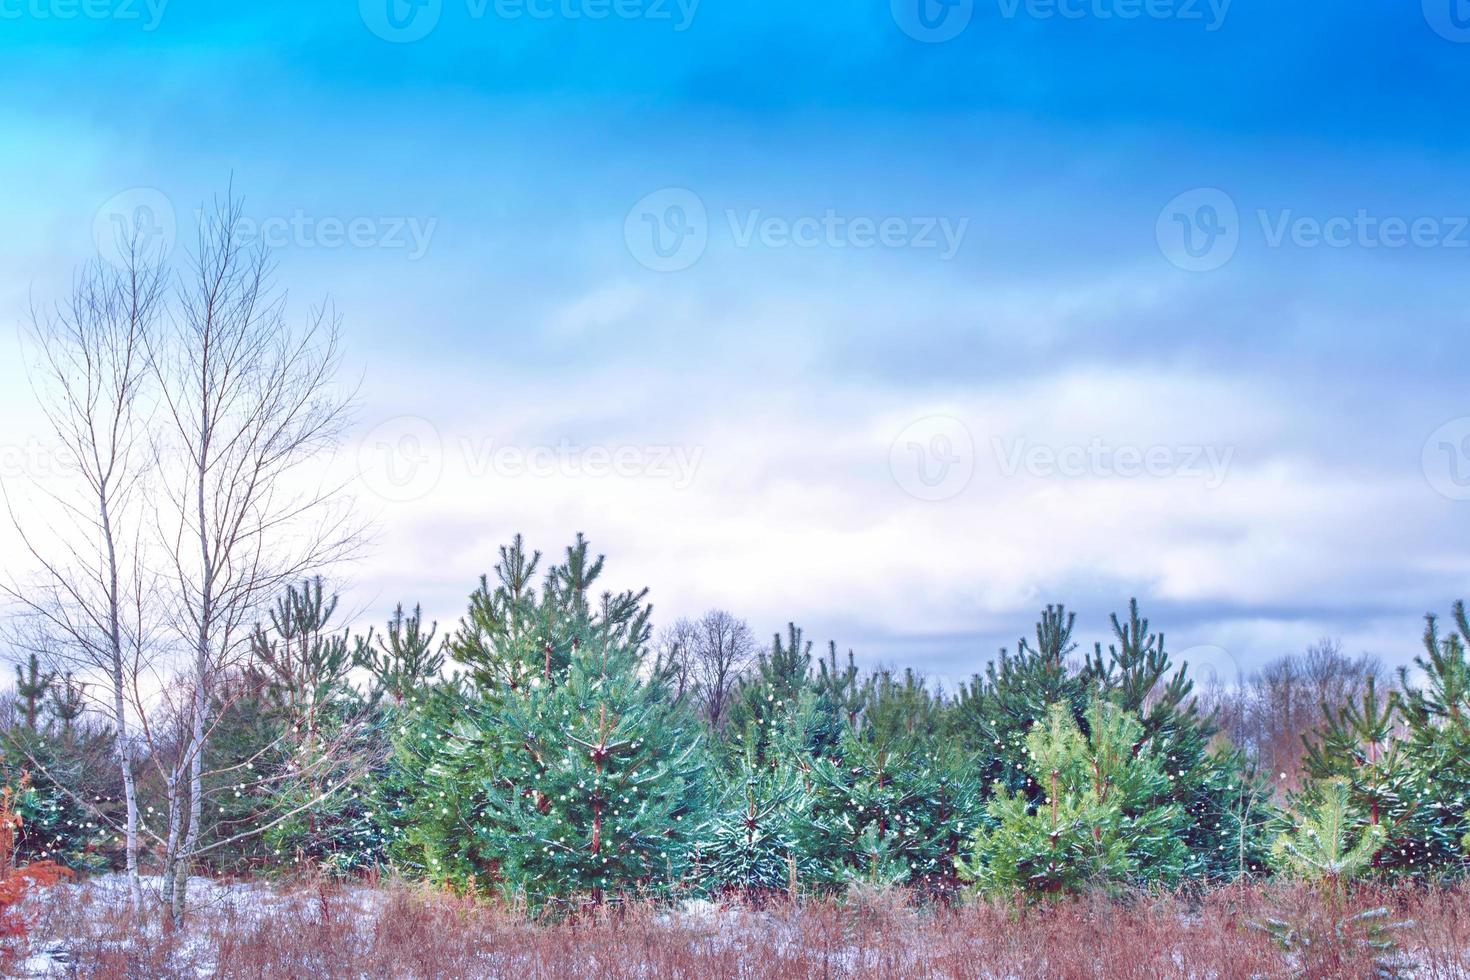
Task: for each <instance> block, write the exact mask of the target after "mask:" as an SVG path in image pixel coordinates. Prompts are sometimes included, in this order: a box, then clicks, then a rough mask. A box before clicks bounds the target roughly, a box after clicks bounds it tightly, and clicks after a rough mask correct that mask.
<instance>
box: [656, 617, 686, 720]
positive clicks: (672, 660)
mask: <svg viewBox="0 0 1470 980" xmlns="http://www.w3.org/2000/svg"><path fill="white" fill-rule="evenodd" d="M693 649H694V624H693V623H692V622H691V621H690V620H687V619H680V620H676V621H674V622H673V623H671V624H670V625H668V626H665V627H664V628H663V629H661V630H659V633H658V638H657V639H656V640H655V641H654V644H653V655H654V656H653V675H654V676H655V677H659V678H662V679H663V682H664V683H665V684H667V685H668V688H669V692H670V693H671V694H673V696H674V700H675V701H676V702H681V703H682V702H683V701H685V700H687V699H688V698H690V697H692V696H693V694H694V660H693V653H692V651H693Z"/></svg>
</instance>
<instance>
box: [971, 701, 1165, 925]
mask: <svg viewBox="0 0 1470 980" xmlns="http://www.w3.org/2000/svg"><path fill="white" fill-rule="evenodd" d="M1086 721H1087V726H1088V733H1087V734H1086V735H1084V734H1083V733H1082V731H1081V730H1080V729H1079V728H1078V726H1077V723H1076V721H1075V720H1074V719H1073V717H1072V712H1071V710H1070V709H1069V708H1068V707H1067V706H1065V705H1056V706H1054V707H1053V708H1052V709H1051V711H1049V712H1048V713H1047V716H1046V719H1045V721H1043V722H1040V723H1038V724H1036V725H1035V726H1033V728H1032V731H1031V732H1030V733H1029V734H1028V735H1027V738H1026V752H1027V758H1028V760H1029V767H1030V775H1031V776H1032V778H1033V779H1034V780H1035V781H1036V782H1037V783H1038V784H1039V785H1041V786H1042V787H1044V794H1043V796H1042V797H1041V798H1040V799H1039V800H1037V801H1035V802H1034V803H1033V802H1032V801H1031V800H1030V799H1029V798H1028V797H1027V796H1026V795H1025V794H1024V793H1021V792H1019V791H1017V792H1014V793H1011V792H1006V791H1005V790H1004V789H998V790H997V793H996V796H995V798H994V799H993V800H992V801H991V803H990V805H989V808H988V820H987V822H986V825H984V826H982V827H981V829H979V830H978V831H977V832H976V833H975V835H974V839H973V846H972V850H971V854H970V856H969V857H968V858H967V859H962V860H960V861H959V862H958V867H959V870H960V873H961V875H962V877H964V878H965V879H966V880H968V881H971V882H973V883H974V886H975V889H976V890H977V891H979V892H980V893H982V894H988V895H996V896H1010V895H1023V896H1025V897H1027V898H1030V899H1037V898H1048V897H1055V896H1060V895H1064V894H1071V893H1076V892H1080V891H1085V890H1089V889H1102V890H1109V889H1115V888H1120V887H1125V886H1139V885H1149V884H1154V883H1158V884H1164V885H1169V884H1172V883H1174V882H1176V881H1178V880H1179V878H1180V877H1182V876H1183V875H1184V874H1185V873H1186V872H1187V870H1188V868H1189V863H1190V855H1189V853H1188V849H1187V847H1186V846H1185V844H1184V841H1183V839H1182V838H1183V832H1184V830H1185V825H1186V817H1185V814H1184V811H1183V809H1182V808H1181V807H1180V806H1178V805H1177V804H1174V803H1163V804H1160V803H1158V802H1157V801H1159V800H1160V799H1161V798H1162V797H1163V796H1164V795H1166V789H1167V784H1168V777H1167V776H1166V775H1165V774H1164V772H1163V769H1162V768H1161V766H1160V765H1159V760H1158V759H1157V758H1156V757H1155V756H1154V755H1153V754H1152V753H1149V752H1147V751H1144V752H1135V748H1136V747H1137V746H1138V745H1139V741H1140V739H1141V737H1142V734H1143V726H1142V724H1141V723H1140V722H1139V721H1138V720H1137V719H1136V718H1134V717H1132V716H1131V715H1129V714H1128V713H1126V712H1125V711H1123V710H1122V709H1121V708H1119V707H1118V706H1117V705H1115V704H1112V703H1111V702H1108V701H1106V700H1103V699H1101V698H1098V699H1094V700H1093V701H1092V703H1091V704H1090V705H1089V707H1088V709H1087V712H1086Z"/></svg>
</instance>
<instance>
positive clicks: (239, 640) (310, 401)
mask: <svg viewBox="0 0 1470 980" xmlns="http://www.w3.org/2000/svg"><path fill="white" fill-rule="evenodd" d="M240 218H241V208H240V203H239V202H238V201H237V200H235V199H233V198H229V197H227V198H225V199H224V200H223V201H218V202H216V204H215V206H214V208H213V209H212V210H210V211H209V212H207V213H206V214H205V215H204V218H203V220H202V221H201V227H200V230H199V238H198V243H197V248H196V251H195V254H194V256H193V260H192V262H191V265H190V268H189V269H188V271H187V273H186V274H185V275H184V276H183V277H182V283H181V286H180V290H179V299H178V311H177V315H176V316H175V317H173V318H172V323H171V327H172V329H170V330H168V331H166V332H164V333H163V334H162V336H160V337H159V338H158V342H157V343H156V345H155V346H154V348H153V350H152V352H151V353H152V357H151V358H150V362H151V364H152V366H153V368H154V371H155V376H156V382H157V385H158V389H159V391H160V393H161V396H162V403H161V411H160V415H161V416H162V424H161V426H160V429H161V430H162V432H161V435H160V437H159V439H158V442H157V457H158V459H159V461H160V463H161V472H162V474H163V476H162V479H161V481H160V489H161V493H160V494H158V495H157V507H156V511H155V515H154V526H155V528H156V529H157V531H158V535H159V543H160V544H161V546H162V547H161V548H160V551H161V552H162V553H163V554H164V555H166V556H167V560H168V562H169V569H168V572H167V574H166V577H167V579H168V583H169V584H168V588H167V596H168V602H167V604H166V606H165V614H166V617H167V618H166V621H167V623H168V624H169V626H170V628H171V630H172V632H173V636H174V639H175V640H176V642H177V644H178V645H179V648H180V649H181V651H184V652H185V655H186V658H187V661H188V663H189V669H188V678H189V685H188V694H189V703H188V704H187V705H181V706H180V709H181V711H182V713H183V716H184V717H185V718H186V719H187V727H188V737H187V739H186V741H185V747H184V750H183V752H181V753H180V754H179V755H178V757H177V758H176V760H175V763H174V766H173V768H172V770H171V771H170V772H169V773H167V774H166V778H165V783H166V786H167V791H168V810H169V812H168V836H167V843H166V847H165V860H164V875H165V881H164V894H165V900H166V902H167V903H168V904H169V905H170V907H171V909H172V910H173V914H174V917H175V918H178V917H179V916H180V915H181V914H182V910H183V902H184V888H185V884H186V882H187V880H188V873H189V866H190V862H191V861H192V859H193V858H194V857H195V856H197V855H198V854H199V853H200V839H201V832H202V829H203V821H204V818H205V812H204V810H203V806H202V804H203V796H204V793H203V775H204V773H203V765H204V754H205V747H206V745H207V743H208V741H209V739H210V736H211V733H212V729H213V725H212V719H211V717H210V704H211V699H212V698H213V697H214V696H215V694H216V691H215V687H216V684H217V683H218V682H219V681H221V680H222V679H223V678H226V677H228V676H230V675H231V674H232V672H233V671H234V670H235V668H236V667H237V666H238V665H239V664H240V663H241V662H242V661H243V659H244V657H245V656H246V654H247V653H248V649H249V638H250V627H251V625H252V624H253V623H254V622H255V621H256V620H257V619H259V618H260V613H261V611H262V609H263V608H264V606H265V604H266V602H267V601H268V600H270V599H273V598H274V597H276V596H277V595H279V594H280V593H282V592H283V591H284V590H285V586H286V585H287V584H288V583H292V582H295V581H298V580H300V579H302V578H305V577H307V576H309V575H311V574H314V573H315V572H316V571H317V570H318V569H321V568H324V567H327V566H330V565H332V564H333V563H336V562H338V561H341V560H343V559H346V558H348V557H350V556H351V555H353V554H354V553H355V552H356V551H357V550H358V548H359V546H360V544H361V541H362V538H361V535H360V528H359V526H358V525H356V524H355V523H354V522H353V521H352V519H351V514H350V509H349V508H347V507H345V506H342V505H341V498H340V497H339V495H338V494H337V492H336V491H337V489H338V488H335V487H330V486H323V485H321V484H319V483H315V482H313V481H312V480H311V479H310V478H309V474H307V473H304V472H302V464H303V463H305V462H307V461H309V460H311V459H313V458H316V457H317V456H318V455H319V454H321V453H322V452H323V451H325V450H328V449H330V448H332V447H333V446H334V445H335V444H336V442H337V441H338V439H339V438H340V435H341V433H342V431H343V429H344V428H345V426H346V424H347V422H348V421H349V407H350V403H351V395H350V393H344V392H342V391H340V390H339V389H338V387H337V382H336V372H337V367H338V360H339V355H338V323H337V320H336V318H335V316H333V315H332V314H330V313H329V312H328V311H327V310H326V309H325V308H322V309H317V310H315V311H313V313H312V314H311V315H310V317H309V318H308V320H307V322H306V324H305V326H304V328H302V329H300V330H292V329H291V328H290V327H289V326H288V325H287V322H286V316H285V296H284V294H283V293H281V292H279V291H278V290H276V289H275V287H274V284H273V281H272V276H273V271H274V267H273V263H272V261H271V257H270V254H269V252H268V251H267V250H266V249H265V248H264V247H263V246H260V245H257V244H253V243H251V242H248V241H246V240H245V239H244V237H243V236H242V234H241V230H240V227H241V226H240ZM186 783H187V787H186V785H185V784H186ZM186 800H187V805H188V811H187V813H185V812H184V804H185V801H186Z"/></svg>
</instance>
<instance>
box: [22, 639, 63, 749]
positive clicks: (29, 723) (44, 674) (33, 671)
mask: <svg viewBox="0 0 1470 980" xmlns="http://www.w3.org/2000/svg"><path fill="white" fill-rule="evenodd" d="M55 680H56V674H55V672H54V671H45V670H42V669H41V662H40V661H39V660H38V659H37V658H36V655H35V654H34V653H33V654H31V655H30V658H29V659H28V660H27V661H26V664H25V666H24V668H22V666H21V665H20V664H16V665H15V694H16V696H17V697H18V698H20V700H21V701H22V702H24V703H25V716H26V727H27V728H30V729H31V730H32V731H34V730H35V728H36V719H37V717H38V716H39V714H40V710H41V706H42V704H44V702H45V698H46V694H47V693H48V692H49V691H50V690H51V685H52V683H53V682H54V681H55Z"/></svg>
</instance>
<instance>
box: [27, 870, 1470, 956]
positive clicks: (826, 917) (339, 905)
mask: <svg viewBox="0 0 1470 980" xmlns="http://www.w3.org/2000/svg"><path fill="white" fill-rule="evenodd" d="M63 892H65V895H64V896H63V895H62V893H63ZM52 895H53V896H54V897H56V900H54V901H48V902H46V903H44V907H43V909H42V914H41V915H40V916H39V921H38V923H37V926H36V933H35V938H36V940H37V941H38V942H40V943H41V944H42V946H43V947H44V946H45V945H47V944H53V945H61V946H65V947H67V949H68V951H69V952H70V960H71V962H70V963H69V964H68V966H69V968H70V969H72V970H75V971H76V972H74V973H70V974H69V975H72V976H86V977H96V978H99V980H110V978H124V977H140V976H146V977H175V976H190V977H192V976H198V975H200V974H201V973H203V974H206V975H207V974H209V973H213V974H214V975H217V976H220V977H241V978H246V977H258V978H277V977H293V978H294V977H372V978H377V977H382V978H394V980H400V978H446V980H448V978H471V977H473V978H479V977H518V978H519V977H526V978H541V977H547V978H549V977H579V978H580V977H608V978H634V977H637V978H648V977H751V978H754V977H813V978H816V977H839V976H863V977H903V978H910V977H956V978H977V980H978V978H991V977H1016V978H1032V977H1057V978H1065V980H1072V978H1079V980H1080V978H1115V977H1116V978H1124V980H1127V978H1138V980H1144V978H1148V980H1154V978H1160V977H1201V978H1203V977H1217V978H1232V977H1287V976H1292V975H1294V970H1295V969H1297V968H1300V969H1302V970H1303V971H1304V975H1305V976H1308V977H1314V978H1315V977H1321V978H1326V977H1333V978H1336V977H1357V976H1365V975H1367V974H1368V972H1369V969H1370V964H1369V962H1368V961H1367V960H1366V959H1363V958H1361V957H1357V956H1355V955H1352V954H1351V951H1349V955H1348V956H1346V957H1345V958H1344V957H1342V956H1336V957H1335V958H1334V957H1333V956H1327V957H1326V958H1323V957H1318V958H1317V959H1316V960H1313V961H1310V962H1306V961H1299V960H1292V959H1289V958H1288V957H1286V956H1285V955H1284V954H1282V953H1281V952H1280V951H1278V950H1277V949H1275V948H1274V947H1273V946H1272V945H1271V943H1270V941H1269V939H1268V938H1267V937H1266V936H1265V935H1264V934H1263V933H1261V932H1260V931H1259V930H1256V929H1253V928H1250V927H1249V925H1248V923H1249V922H1251V921H1258V920H1260V919H1262V918H1264V917H1266V916H1267V915H1269V914H1277V913H1279V912H1280V911H1281V910H1283V909H1285V910H1289V911H1291V912H1292V913H1293V914H1304V915H1310V914H1316V913H1320V912H1321V911H1322V909H1321V907H1320V906H1321V903H1320V900H1319V899H1318V898H1317V897H1316V896H1315V894H1314V893H1312V892H1310V891H1306V890H1303V889H1295V888H1280V887H1270V888H1268V887H1265V886H1245V887H1232V888H1227V889H1221V890H1219V891H1215V892H1213V893H1210V894H1207V895H1205V896H1203V897H1195V898H1189V897H1166V898H1150V899H1137V900H1132V901H1128V902H1110V901H1105V900H1101V899H1095V900H1083V901H1076V902H1070V903H1066V904H1062V905H1059V906H1055V907H1051V908H1045V909H1032V910H1029V911H1025V912H1018V911H1016V910H1015V909H1013V908H1007V907H1001V906H996V905H983V904H981V905H969V906H964V907H961V908H956V909H935V908H927V909H926V908H914V907H910V906H908V905H907V903H906V902H905V901H904V899H903V897H902V896H901V895H888V896H877V897H874V896H868V898H867V899H866V900H864V901H860V902H854V903H846V904H837V903H833V902H828V901H818V900H809V901H802V902H799V903H797V904H791V903H774V904H772V903H768V904H767V905H766V907H765V908H763V909H760V910H751V909H742V908H727V909H722V910H721V911H719V912H718V913H716V914H711V915H704V916H700V915H694V914H670V913H669V912H668V911H666V910H660V909H657V908H653V907H650V906H633V907H629V908H624V909H621V910H619V911H615V912H614V911H610V910H609V911H604V912H601V913H596V914H589V915H583V916H580V917H578V918H576V919H575V920H572V921H567V922H562V923H559V924H542V925H537V924H533V923H530V922H528V921H526V919H525V918H524V917H523V916H519V915H516V914H514V913H513V912H510V911H507V910H505V909H502V908H499V907H497V906H495V905H491V904H476V903H472V902H469V901H466V900H464V899H459V898H455V897H452V896H447V895H442V894H437V893H431V892H428V891H425V890H423V889H419V888H415V887H412V886H408V885H403V884H390V885H388V886H385V887H383V888H379V889H369V888H362V887H340V886H322V885H316V886H310V887H298V888H296V889H294V890H290V891H287V892H285V893H281V894H277V895H273V896H271V897H269V899H268V900H267V901H266V902H264V903H263V904H259V903H257V904H255V905H246V906H245V907H243V908H229V907H219V908H204V909H201V910H198V911H195V912H194V913H193V914H192V916H191V918H190V921H189V925H188V926H187V927H186V928H185V929H183V930H180V931H179V932H178V933H175V934H172V935H170V934H168V933H166V932H165V931H162V930H159V929H157V927H156V926H154V925H151V924H139V923H135V922H132V921H129V919H128V916H127V914H126V912H125V911H124V910H123V909H119V908H115V907H110V906H105V905H98V904H97V900H96V899H95V898H94V899H89V898H88V897H87V891H86V889H85V888H79V889H62V890H53V893H52ZM1466 897H1467V896H1466V894H1465V893H1464V892H1459V891H1434V890H1426V889H1403V890H1393V891H1363V892H1360V893H1358V894H1357V895H1355V896H1354V898H1353V900H1352V905H1353V907H1354V908H1370V907H1373V906H1374V905H1377V904H1387V905H1389V906H1390V907H1391V908H1393V910H1394V915H1395V917H1396V918H1403V919H1412V920H1414V925H1412V926H1411V927H1409V928H1406V929H1405V930H1403V931H1402V932H1401V933H1400V939H1401V942H1402V945H1403V947H1404V948H1405V950H1406V951H1407V952H1408V953H1409V954H1411V956H1412V957H1413V959H1414V960H1415V961H1416V962H1417V963H1418V965H1419V971H1418V972H1417V973H1416V974H1415V975H1416V976H1417V977H1422V978H1451V977H1454V978H1459V977H1466V976H1470V910H1467V908H1466V901H1465V900H1466ZM1329 952H1330V951H1329ZM1337 952H1338V953H1340V952H1341V951H1340V950H1339V951H1337ZM1299 975H1302V974H1299Z"/></svg>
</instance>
